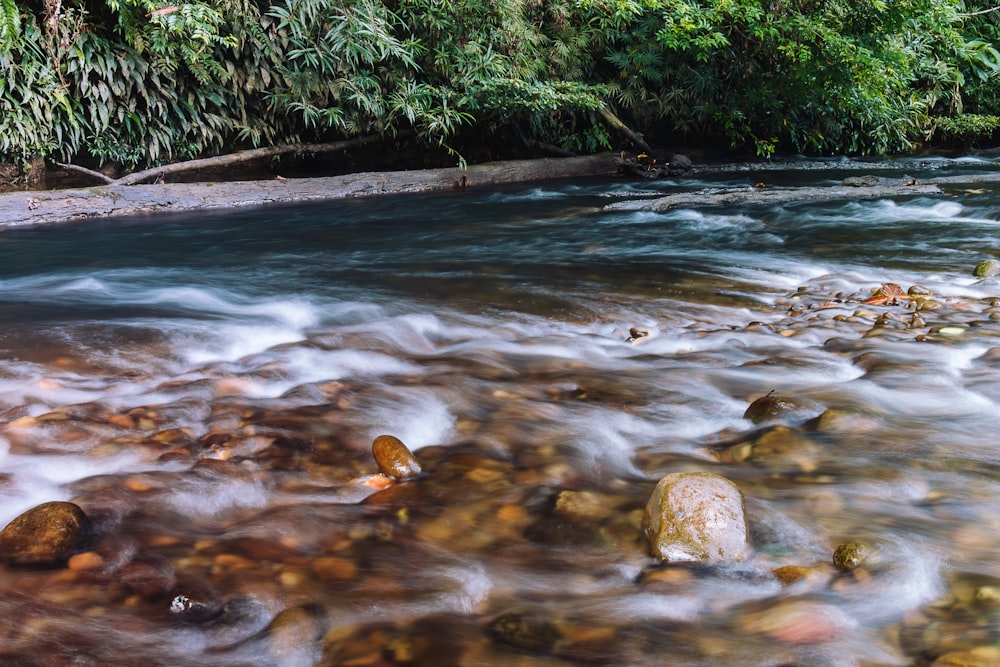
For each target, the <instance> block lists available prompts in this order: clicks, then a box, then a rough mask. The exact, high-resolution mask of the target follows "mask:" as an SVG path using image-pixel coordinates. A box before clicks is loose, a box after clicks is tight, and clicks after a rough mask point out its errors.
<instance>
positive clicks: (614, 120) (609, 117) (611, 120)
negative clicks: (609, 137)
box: [597, 106, 653, 153]
mask: <svg viewBox="0 0 1000 667" xmlns="http://www.w3.org/2000/svg"><path fill="white" fill-rule="evenodd" d="M597 112H598V113H599V114H601V118H603V119H604V122H605V123H607V124H608V125H610V126H611V128H612V129H613V130H615V131H616V132H618V133H619V134H621V135H624V136H625V137H627V138H628V139H629V140H630V141H631V142H632V143H634V144H635V145H636V146H638V147H639V148H641V149H642V150H644V151H646V152H647V153H652V152H653V148H652V147H651V146H650V145H649V144H647V143H646V140H645V139H643V138H642V137H640V136H639V135H638V134H636V133H635V132H633V131H632V129H631V128H630V127H629V126H628V125H626V124H625V123H623V122H622V121H621V119H620V118H619V117H618V116H616V115H615V114H614V112H613V111H611V109H609V108H608V107H607V106H603V107H601V108H600V109H598V110H597Z"/></svg>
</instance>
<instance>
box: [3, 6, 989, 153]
mask: <svg viewBox="0 0 1000 667" xmlns="http://www.w3.org/2000/svg"><path fill="white" fill-rule="evenodd" d="M972 5H974V1H970V2H968V3H965V4H963V3H962V2H961V0H863V1H862V2H851V1H849V0H393V1H392V2H385V1H384V0H272V1H271V2H270V3H259V2H257V1H256V0H191V1H184V2H176V3H175V2H173V1H172V0H0V158H4V157H5V158H8V159H26V158H28V157H30V156H32V155H37V154H41V155H52V156H58V157H60V158H62V159H67V160H68V159H73V158H74V157H75V156H81V157H87V156H90V157H93V158H97V159H98V160H101V161H111V162H115V163H119V164H122V165H125V166H128V167H137V166H145V165H149V164H153V163H156V162H162V161H169V160H174V159H178V158H181V157H186V156H196V155H205V154H210V153H214V152H218V151H224V150H232V149H233V148H238V147H241V146H243V145H260V144H266V143H276V142H286V141H317V140H324V139H335V138H341V137H345V136H352V135H359V134H369V133H378V134H385V135H394V134H397V133H400V132H412V133H414V134H415V135H416V136H417V137H419V138H420V139H421V140H423V141H425V142H427V143H432V144H434V143H436V144H440V145H442V146H445V147H446V149H448V150H457V149H454V148H451V147H450V144H449V142H451V141H452V139H453V138H454V137H456V135H458V134H459V132H460V130H462V128H463V127H468V126H474V131H475V132H476V133H478V134H479V135H480V136H495V137H497V138H498V141H502V142H505V143H510V140H511V139H516V140H519V141H522V142H524V143H525V144H533V143H537V142H539V141H541V142H545V143H551V144H556V145H558V146H561V147H563V148H565V149H569V150H573V151H594V150H601V149H606V148H610V147H612V146H613V145H614V142H615V138H614V137H612V135H611V134H610V131H609V129H608V128H607V127H606V126H605V125H604V124H603V121H602V117H601V115H600V114H599V113H597V112H598V111H600V110H601V109H603V108H604V106H605V105H607V104H613V105H614V107H615V109H616V111H617V113H618V114H619V115H621V116H622V117H623V118H625V119H626V121H627V122H628V123H629V124H630V125H631V126H632V127H633V128H634V129H636V130H639V131H642V132H645V133H646V135H647V137H648V138H654V140H655V138H659V139H660V140H661V141H663V142H664V143H668V142H669V143H676V142H678V141H679V140H685V141H689V142H702V141H708V142H713V143H714V142H726V143H728V144H730V145H731V146H733V147H736V148H740V149H749V150H753V151H756V152H757V153H758V154H760V155H763V156H770V155H772V154H774V153H775V152H776V151H778V150H798V151H806V152H811V153H826V154H830V153H858V154H860V153H866V154H890V153H894V152H900V151H906V150H909V149H911V148H912V147H914V146H915V145H916V144H918V143H919V142H921V141H924V140H926V138H927V137H929V136H931V135H932V134H933V133H934V131H935V129H938V130H940V131H941V134H940V135H938V136H944V137H945V138H946V139H947V140H950V141H963V142H968V141H978V140H982V139H985V138H986V137H989V136H991V134H992V130H993V129H995V128H993V127H992V126H990V125H989V123H990V122H992V121H989V120H977V121H973V120H972V119H973V118H980V119H989V118H990V117H995V116H1000V76H998V72H1000V52H998V51H997V49H996V48H995V47H994V46H993V45H994V44H998V43H1000V12H997V11H994V10H993V8H992V7H990V6H989V5H987V4H986V3H985V2H983V4H982V6H980V7H976V6H972ZM463 134H467V133H463Z"/></svg>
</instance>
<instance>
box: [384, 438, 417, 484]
mask: <svg viewBox="0 0 1000 667" xmlns="http://www.w3.org/2000/svg"><path fill="white" fill-rule="evenodd" d="M372 456H374V457H375V463H376V464H377V465H378V469H379V472H381V473H382V474H383V475H388V476H389V477H392V478H394V479H410V478H413V477H416V476H417V475H419V474H420V472H421V470H423V468H422V467H421V465H420V461H418V460H417V457H416V456H414V455H413V452H411V451H410V450H409V449H408V448H407V446H406V445H404V444H403V441H402V440H400V439H399V438H397V437H396V436H393V435H380V436H378V437H377V438H375V441H374V442H372Z"/></svg>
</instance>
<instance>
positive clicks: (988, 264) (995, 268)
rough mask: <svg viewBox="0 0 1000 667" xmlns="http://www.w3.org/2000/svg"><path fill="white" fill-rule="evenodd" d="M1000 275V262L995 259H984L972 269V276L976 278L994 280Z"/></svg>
mask: <svg viewBox="0 0 1000 667" xmlns="http://www.w3.org/2000/svg"><path fill="white" fill-rule="evenodd" d="M998 273H1000V260H995V259H984V260H983V261H981V262H979V264H976V268H974V269H972V275H973V276H975V277H976V278H992V277H993V276H995V275H997V274H998Z"/></svg>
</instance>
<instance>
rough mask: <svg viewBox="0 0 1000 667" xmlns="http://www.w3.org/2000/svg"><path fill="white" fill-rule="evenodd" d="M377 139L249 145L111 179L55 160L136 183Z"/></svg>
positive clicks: (334, 150)
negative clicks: (246, 147) (246, 148)
mask: <svg viewBox="0 0 1000 667" xmlns="http://www.w3.org/2000/svg"><path fill="white" fill-rule="evenodd" d="M377 139H379V136H378V135H368V136H364V137H355V138H353V139H344V140H343V141H334V142H331V143H323V144H282V145H280V146H265V147H263V148H252V149H249V150H245V151H237V152H235V153H227V154H225V155H215V156H212V157H205V158H198V159H196V160H186V161H184V162H173V163H171V164H165V165H161V166H159V167H151V168H150V169H143V170H142V171H135V172H132V173H131V174H126V175H125V176H122V177H121V178H117V179H115V178H111V177H110V176H108V175H106V174H102V173H101V172H99V171H94V170H93V169H88V168H86V167H81V166H80V165H77V164H68V163H63V162H57V163H56V164H57V165H58V166H60V167H62V168H63V169H68V170H70V171H75V172H78V173H81V174H86V175H87V176H90V177H92V178H96V179H97V180H99V181H103V182H104V183H107V184H109V185H136V184H137V183H142V182H144V181H152V180H155V179H158V178H162V177H163V176H170V175H175V174H183V173H185V172H189V171H197V170H198V169H208V168H218V167H231V166H233V165H238V164H242V163H244V162H250V161H252V160H260V159H265V158H271V157H279V156H282V155H290V154H291V155H300V154H303V153H337V152H340V151H344V150H347V149H348V148H355V147H356V146H363V145H364V144H368V143H371V142H373V141H376V140H377Z"/></svg>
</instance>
